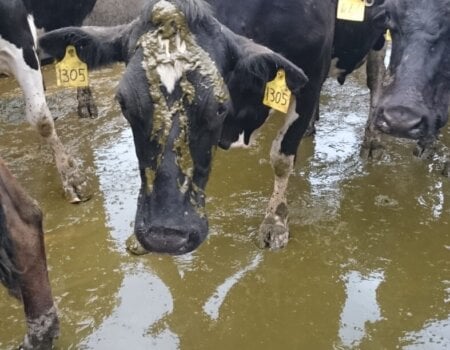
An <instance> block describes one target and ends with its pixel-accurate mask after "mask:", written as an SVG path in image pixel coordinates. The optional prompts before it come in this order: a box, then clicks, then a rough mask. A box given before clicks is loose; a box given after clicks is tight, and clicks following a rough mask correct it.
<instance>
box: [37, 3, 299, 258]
mask: <svg viewBox="0 0 450 350" xmlns="http://www.w3.org/2000/svg"><path fill="white" fill-rule="evenodd" d="M40 43H41V47H42V48H43V49H44V50H45V51H46V52H47V53H50V54H52V55H53V56H57V57H58V56H59V57H61V56H62V52H63V50H64V47H65V46H66V45H67V44H73V45H75V46H76V47H77V51H78V52H79V55H80V56H81V58H82V59H83V60H85V61H86V62H87V63H88V65H90V66H93V67H95V66H99V65H102V64H104V63H107V62H111V61H118V60H123V61H126V62H127V68H126V70H125V73H124V76H123V77H122V80H121V82H120V85H119V90H118V92H117V98H118V100H119V102H120V105H121V108H122V112H123V114H124V116H125V118H126V119H127V120H128V122H129V124H130V126H131V128H132V130H133V136H134V143H135V147H136V154H137V158H138V161H139V169H140V175H141V181H142V184H141V189H140V192H139V196H138V205H137V213H136V221H135V234H136V237H137V239H138V241H139V242H140V244H141V245H142V246H143V247H144V248H145V249H146V250H147V251H155V252H164V253H171V254H182V253H186V252H189V251H191V250H193V249H195V248H196V247H198V245H199V244H200V243H201V242H202V241H203V240H204V239H205V238H206V236H207V233H208V223H207V217H206V213H205V186H206V183H207V181H208V176H209V172H210V168H211V162H212V159H213V153H214V148H215V147H216V145H217V144H218V143H219V139H220V138H221V133H222V129H223V125H224V120H225V119H233V118H232V116H233V115H235V114H236V113H238V112H239V110H238V109H237V108H245V107H246V106H253V105H258V106H259V105H261V104H262V99H263V93H264V86H265V83H266V82H267V81H268V80H271V79H272V78H273V77H274V76H275V74H276V72H277V69H278V68H284V69H285V71H286V75H287V77H288V78H287V83H288V86H289V87H290V88H291V89H292V90H293V92H294V94H295V93H297V92H298V91H299V89H300V87H302V86H303V85H304V84H305V83H306V81H307V80H306V77H305V75H304V74H303V72H302V71H301V70H300V69H299V68H297V67H296V66H294V65H293V64H291V63H290V62H289V61H287V60H286V59H284V58H283V57H282V56H280V55H278V54H276V53H274V52H272V51H270V50H268V49H266V48H264V47H261V46H259V45H256V44H254V43H252V42H251V41H250V40H247V39H245V38H243V37H239V36H237V35H235V34H234V33H232V32H231V31H229V30H228V29H227V28H225V27H224V26H222V25H221V24H220V23H219V22H217V20H216V19H215V18H214V17H212V16H211V14H210V12H209V8H208V7H206V5H205V3H203V2H200V1H196V0H189V1H186V0H185V1H181V0H176V1H171V2H169V1H165V0H161V1H150V3H149V4H148V5H147V6H146V7H145V10H144V11H143V15H142V16H141V18H140V19H139V20H137V21H135V22H133V23H132V24H130V25H128V26H120V27H114V28H89V27H86V28H81V29H77V28H69V29H63V30H58V31H55V32H50V33H48V34H47V35H45V36H44V37H43V38H42V39H41V42H40ZM237 82H239V84H238V83H237ZM230 89H233V92H232V93H230V92H231V91H230ZM255 91H257V92H258V94H256V95H255V93H254V92H255ZM247 92H251V93H249V94H248V98H247V99H246V103H243V101H244V100H240V101H239V103H238V104H236V105H235V104H234V101H233V98H232V97H233V96H241V97H245V96H242V95H245V94H246V93H247ZM265 111H266V114H267V112H268V111H267V108H265Z"/></svg>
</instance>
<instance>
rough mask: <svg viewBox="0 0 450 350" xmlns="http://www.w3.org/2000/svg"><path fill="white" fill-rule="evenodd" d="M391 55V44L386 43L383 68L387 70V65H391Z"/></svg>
mask: <svg viewBox="0 0 450 350" xmlns="http://www.w3.org/2000/svg"><path fill="white" fill-rule="evenodd" d="M391 55H392V44H391V43H390V42H388V43H387V45H386V55H385V56H384V66H385V67H386V68H388V67H389V64H390V63H391Z"/></svg>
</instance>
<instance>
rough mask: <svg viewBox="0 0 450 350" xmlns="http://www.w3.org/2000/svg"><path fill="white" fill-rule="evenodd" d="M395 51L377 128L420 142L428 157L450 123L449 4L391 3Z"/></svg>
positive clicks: (438, 0)
mask: <svg viewBox="0 0 450 350" xmlns="http://www.w3.org/2000/svg"><path fill="white" fill-rule="evenodd" d="M384 6H385V8H386V12H387V14H388V20H387V27H388V28H389V30H390V32H391V35H392V53H391V60H390V64H389V67H388V72H387V78H386V81H385V83H384V86H383V91H382V94H381V96H380V98H379V100H378V103H377V104H376V109H375V112H374V114H375V116H374V121H373V123H372V125H371V127H372V129H374V130H378V131H381V132H383V133H386V134H389V135H392V136H396V137H402V138H408V139H414V140H417V141H418V144H417V148H416V155H418V156H426V155H427V154H428V153H429V152H428V151H430V150H431V149H432V145H433V143H434V142H435V140H436V138H437V136H438V133H439V130H440V129H441V128H442V127H443V126H444V125H445V124H446V123H447V121H448V110H449V103H450V21H449V18H450V0H416V1H409V0H386V2H385V4H384Z"/></svg>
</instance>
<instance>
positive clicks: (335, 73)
mask: <svg viewBox="0 0 450 350" xmlns="http://www.w3.org/2000/svg"><path fill="white" fill-rule="evenodd" d="M338 63H339V58H338V57H335V58H333V59H332V60H331V64H330V71H329V72H328V76H329V77H332V78H336V79H337V78H338V77H340V76H341V75H342V74H344V73H345V69H341V68H338V67H337V65H338Z"/></svg>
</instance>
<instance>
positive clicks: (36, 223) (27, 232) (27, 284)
mask: <svg viewBox="0 0 450 350" xmlns="http://www.w3.org/2000/svg"><path fill="white" fill-rule="evenodd" d="M0 282H1V283H2V284H4V285H5V286H6V288H8V290H9V291H10V293H11V294H12V295H14V296H15V297H17V298H18V299H19V300H21V301H22V302H23V305H24V311H25V316H26V321H27V333H26V336H25V339H24V342H23V345H22V348H23V349H34V350H36V349H42V350H47V349H51V348H52V343H53V339H54V338H55V337H57V336H58V333H59V321H58V315H57V311H56V308H55V306H54V303H53V297H52V291H51V286H50V281H49V278H48V272H47V262H46V257H45V246H44V234H43V230H42V212H41V210H40V209H39V207H38V205H37V204H36V201H35V200H33V199H32V198H30V196H28V195H27V194H26V192H25V191H24V190H23V189H22V187H21V186H20V185H19V184H18V183H17V181H16V180H15V179H14V177H13V176H12V175H11V173H10V172H9V171H8V169H7V167H6V165H5V164H4V163H3V161H2V159H1V158H0Z"/></svg>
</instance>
